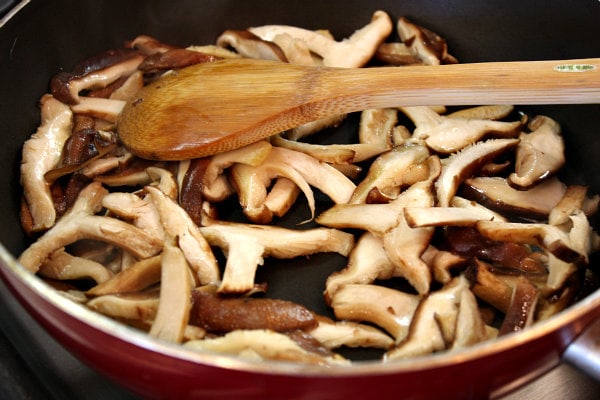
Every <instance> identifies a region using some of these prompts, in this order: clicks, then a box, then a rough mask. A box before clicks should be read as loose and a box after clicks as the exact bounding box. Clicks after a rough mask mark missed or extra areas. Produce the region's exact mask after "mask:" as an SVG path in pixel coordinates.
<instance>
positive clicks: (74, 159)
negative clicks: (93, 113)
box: [44, 129, 117, 183]
mask: <svg viewBox="0 0 600 400" xmlns="http://www.w3.org/2000/svg"><path fill="white" fill-rule="evenodd" d="M116 148H117V138H116V137H115V136H114V135H111V136H110V137H109V138H107V137H106V136H104V135H102V134H100V132H98V131H97V130H95V129H83V130H80V131H77V132H73V134H72V135H71V136H70V137H69V138H68V139H67V141H66V142H65V145H64V147H63V151H62V158H61V161H60V164H59V166H58V167H57V168H54V169H52V170H50V171H48V172H46V174H45V175H44V178H45V179H46V181H47V182H48V183H53V182H55V181H56V180H58V179H59V178H61V177H63V176H66V175H69V174H71V173H74V172H77V171H80V170H81V169H82V168H84V167H85V166H86V165H88V164H89V163H91V162H92V161H94V160H97V159H98V158H101V157H103V156H105V155H106V154H108V153H110V152H111V151H113V150H115V149H116Z"/></svg>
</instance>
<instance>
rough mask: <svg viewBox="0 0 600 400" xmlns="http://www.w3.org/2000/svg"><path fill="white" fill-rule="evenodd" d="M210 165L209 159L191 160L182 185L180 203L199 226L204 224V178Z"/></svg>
mask: <svg viewBox="0 0 600 400" xmlns="http://www.w3.org/2000/svg"><path fill="white" fill-rule="evenodd" d="M209 164H210V159H208V158H198V159H195V160H191V161H190V165H189V167H188V169H187V170H186V172H185V175H184V177H183V181H182V183H181V190H180V195H179V203H180V204H181V207H183V209H184V210H185V211H186V212H187V213H188V214H189V216H190V218H191V219H192V221H194V223H195V224H196V225H198V226H200V225H201V223H202V203H203V196H202V189H203V187H204V185H203V178H204V173H205V172H206V168H207V167H208V165H209Z"/></svg>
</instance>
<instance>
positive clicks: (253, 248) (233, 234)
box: [200, 218, 354, 293]
mask: <svg viewBox="0 0 600 400" xmlns="http://www.w3.org/2000/svg"><path fill="white" fill-rule="evenodd" d="M203 224H204V225H205V226H203V227H201V228H200V231H201V232H202V234H203V235H204V237H206V240H208V242H209V243H210V244H211V245H213V246H218V247H220V248H221V249H222V250H224V251H225V252H226V254H227V263H226V265H225V272H224V273H223V281H222V282H221V285H220V286H219V290H218V291H219V292H220V293H246V292H248V291H250V290H251V289H252V288H253V286H254V275H255V272H256V268H257V266H258V265H261V264H262V263H263V257H267V256H272V257H275V258H293V257H298V256H306V255H310V254H314V253H319V252H336V253H339V254H341V255H343V256H347V255H348V254H349V252H350V250H351V249H352V247H353V245H354V236H352V235H351V234H349V233H346V232H342V231H339V230H336V229H327V228H314V229H307V230H302V231H299V230H292V229H286V228H281V227H276V226H267V225H251V224H241V223H235V222H224V221H215V220H211V219H210V218H205V219H204V220H203Z"/></svg>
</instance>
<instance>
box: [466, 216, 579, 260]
mask: <svg viewBox="0 0 600 400" xmlns="http://www.w3.org/2000/svg"><path fill="white" fill-rule="evenodd" d="M570 220H571V222H572V227H571V228H570V229H569V230H568V231H566V232H565V231H564V230H562V229H561V228H559V227H556V226H553V225H547V224H542V223H516V222H498V221H479V222H477V224H476V227H477V230H479V232H480V233H481V234H482V235H484V236H485V237H487V238H489V239H492V240H498V241H505V242H513V243H523V244H531V245H537V246H540V247H542V248H544V249H545V250H547V251H549V252H550V253H552V254H554V255H555V256H556V257H558V258H559V259H561V260H563V261H566V262H578V261H581V262H587V260H588V257H589V248H590V234H591V231H590V226H589V222H588V220H587V217H586V216H585V214H583V212H582V211H577V212H575V213H574V214H573V215H571V216H570Z"/></svg>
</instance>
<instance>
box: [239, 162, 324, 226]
mask: <svg viewBox="0 0 600 400" xmlns="http://www.w3.org/2000/svg"><path fill="white" fill-rule="evenodd" d="M229 176H230V181H231V183H232V185H233V186H234V187H235V190H236V191H237V194H238V200H239V203H240V205H241V206H242V210H243V212H244V215H246V217H247V218H248V219H249V220H250V221H251V222H253V223H259V224H267V223H270V222H271V221H272V219H273V213H272V211H271V209H269V207H268V206H267V204H266V199H267V197H268V193H269V191H268V189H269V187H270V186H271V181H272V180H273V179H279V178H285V179H287V180H289V181H291V182H293V183H294V184H295V185H296V186H297V187H298V188H299V189H300V190H301V191H302V192H303V193H304V195H305V196H306V199H307V203H308V207H309V209H310V213H311V219H312V218H313V216H314V210H315V199H314V195H313V191H312V189H311V187H310V185H309V184H308V183H307V182H306V180H305V179H304V178H303V177H302V175H300V174H299V173H298V171H296V170H295V169H294V168H293V167H292V166H291V165H288V164H287V163H285V162H281V161H280V160H274V159H273V158H270V159H269V160H268V161H267V162H265V163H263V164H261V165H259V166H256V167H253V166H251V165H246V164H236V165H234V166H233V167H232V168H231V171H230V175H229Z"/></svg>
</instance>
